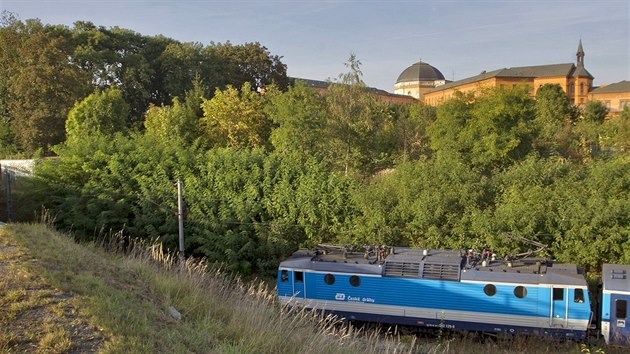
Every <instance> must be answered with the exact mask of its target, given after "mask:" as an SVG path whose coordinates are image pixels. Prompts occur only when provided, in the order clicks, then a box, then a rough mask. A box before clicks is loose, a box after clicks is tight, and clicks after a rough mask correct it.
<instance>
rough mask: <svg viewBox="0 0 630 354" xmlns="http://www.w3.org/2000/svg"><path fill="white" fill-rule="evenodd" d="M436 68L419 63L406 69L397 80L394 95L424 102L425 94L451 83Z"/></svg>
mask: <svg viewBox="0 0 630 354" xmlns="http://www.w3.org/2000/svg"><path fill="white" fill-rule="evenodd" d="M449 82H450V81H447V80H445V79H444V75H442V73H441V72H440V70H438V69H437V68H436V67H434V66H432V65H431V64H429V63H424V62H422V61H419V62H417V63H415V64H413V65H411V66H410V67H408V68H407V69H405V70H404V71H403V72H402V73H401V74H400V75H399V76H398V80H396V84H395V85H394V93H395V94H397V95H406V96H411V97H413V98H416V99H419V100H422V98H423V97H422V96H423V94H424V93H425V92H427V91H429V90H431V89H434V88H436V87H438V86H441V85H445V84H447V83H449Z"/></svg>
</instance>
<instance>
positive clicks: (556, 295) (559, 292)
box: [553, 288, 564, 301]
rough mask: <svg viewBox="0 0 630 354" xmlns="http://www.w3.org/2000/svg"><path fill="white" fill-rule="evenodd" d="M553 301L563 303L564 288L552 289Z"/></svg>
mask: <svg viewBox="0 0 630 354" xmlns="http://www.w3.org/2000/svg"><path fill="white" fill-rule="evenodd" d="M553 301H564V288H553Z"/></svg>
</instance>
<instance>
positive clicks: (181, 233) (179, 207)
mask: <svg viewBox="0 0 630 354" xmlns="http://www.w3.org/2000/svg"><path fill="white" fill-rule="evenodd" d="M182 184H183V183H182V178H181V177H179V178H178V179H177V219H178V221H179V261H180V263H181V264H183V262H184V199H183V196H182V194H183V193H182V189H183V187H182Z"/></svg>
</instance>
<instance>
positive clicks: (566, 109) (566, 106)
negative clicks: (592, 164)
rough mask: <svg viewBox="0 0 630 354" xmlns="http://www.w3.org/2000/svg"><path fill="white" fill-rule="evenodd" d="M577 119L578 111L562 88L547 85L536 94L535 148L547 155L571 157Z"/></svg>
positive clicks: (555, 85)
mask: <svg viewBox="0 0 630 354" xmlns="http://www.w3.org/2000/svg"><path fill="white" fill-rule="evenodd" d="M577 116H578V110H577V108H575V107H573V106H571V104H570V103H569V100H568V97H567V95H566V94H565V93H564V91H563V90H562V88H561V87H560V85H557V84H545V85H543V86H542V87H541V88H539V89H538V91H537V92H536V117H535V119H534V121H533V126H534V129H535V131H536V134H535V136H534V140H533V148H534V149H536V151H538V153H539V154H541V155H543V156H561V157H563V158H569V157H571V151H572V148H573V147H572V142H573V141H574V139H575V137H574V135H573V129H572V126H573V122H574V121H575V120H576V119H577Z"/></svg>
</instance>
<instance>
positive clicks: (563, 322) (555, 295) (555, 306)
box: [550, 287, 569, 328]
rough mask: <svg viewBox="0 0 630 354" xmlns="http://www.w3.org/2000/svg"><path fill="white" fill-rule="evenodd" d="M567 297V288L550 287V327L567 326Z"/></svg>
mask: <svg viewBox="0 0 630 354" xmlns="http://www.w3.org/2000/svg"><path fill="white" fill-rule="evenodd" d="M568 301H569V299H568V289H567V288H555V287H552V288H551V309H550V310H551V312H550V313H551V321H550V322H551V323H550V325H551V327H562V328H565V327H567V325H568V324H569V323H568V311H569V302H568Z"/></svg>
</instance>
